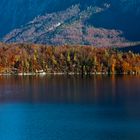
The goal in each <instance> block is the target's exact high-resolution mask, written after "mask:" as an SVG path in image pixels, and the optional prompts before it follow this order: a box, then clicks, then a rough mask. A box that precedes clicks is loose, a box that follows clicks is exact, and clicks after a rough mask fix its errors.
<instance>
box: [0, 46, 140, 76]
mask: <svg viewBox="0 0 140 140" xmlns="http://www.w3.org/2000/svg"><path fill="white" fill-rule="evenodd" d="M18 73H34V74H38V73H65V74H98V73H100V74H140V55H139V54H134V53H132V52H124V53H123V52H119V51H117V50H114V49H109V48H95V47H92V46H66V45H65V46H60V47H53V46H45V45H34V44H8V45H6V44H0V74H18Z"/></svg>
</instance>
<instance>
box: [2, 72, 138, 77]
mask: <svg viewBox="0 0 140 140" xmlns="http://www.w3.org/2000/svg"><path fill="white" fill-rule="evenodd" d="M47 75H72V76H73V75H82V76H90V75H140V73H135V72H133V73H102V72H96V73H89V74H87V73H84V74H82V73H73V72H70V73H64V72H62V73H61V72H60V73H59V72H58V73H46V72H43V73H15V74H13V73H0V76H47Z"/></svg>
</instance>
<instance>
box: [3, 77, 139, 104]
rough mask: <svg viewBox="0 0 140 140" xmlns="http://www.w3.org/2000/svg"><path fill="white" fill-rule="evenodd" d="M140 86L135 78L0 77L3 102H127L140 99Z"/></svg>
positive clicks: (137, 78)
mask: <svg viewBox="0 0 140 140" xmlns="http://www.w3.org/2000/svg"><path fill="white" fill-rule="evenodd" d="M139 83H140V77H132V76H120V77H119V76H118V77H115V76H111V77H108V76H93V77H90V78H86V77H85V78H81V77H74V76H70V77H67V76H47V77H35V76H26V77H20V76H19V77H0V102H7V101H9V102H16V101H17V102H21V101H24V102H25V101H27V102H60V103H98V102H101V103H103V102H109V103H110V102H112V103H115V102H117V101H118V99H119V101H120V100H124V101H126V102H127V101H133V100H132V99H133V97H134V98H135V100H139V99H140V96H139V93H140V87H139ZM136 97H137V98H136ZM129 99H130V100H129Z"/></svg>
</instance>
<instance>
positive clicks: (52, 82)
mask: <svg viewBox="0 0 140 140" xmlns="http://www.w3.org/2000/svg"><path fill="white" fill-rule="evenodd" d="M139 139H140V76H100V75H99V76H92V77H83V78H82V77H80V76H76V77H74V76H44V77H39V76H26V77H22V76H0V140H139Z"/></svg>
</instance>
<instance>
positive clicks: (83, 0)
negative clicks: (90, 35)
mask: <svg viewBox="0 0 140 140" xmlns="http://www.w3.org/2000/svg"><path fill="white" fill-rule="evenodd" d="M104 3H107V4H108V5H110V8H109V9H108V10H106V11H104V12H100V13H98V14H96V16H94V17H91V18H90V19H89V20H88V21H87V24H90V25H91V26H95V27H103V28H107V29H116V30H122V31H123V32H124V35H125V37H126V38H127V39H129V40H140V32H139V31H140V26H139V25H140V20H139V19H140V0H69V1H67V0H41V1H40V0H14V1H11V0H1V2H0V21H1V24H0V38H2V37H3V36H5V34H7V33H8V32H10V31H11V30H13V29H15V28H19V27H21V25H25V24H26V23H28V22H29V21H31V20H33V18H35V17H37V16H38V15H44V14H45V13H52V12H58V11H62V10H65V9H67V8H69V7H71V6H72V5H76V4H80V8H81V9H85V7H87V6H92V7H94V6H99V7H103V5H104Z"/></svg>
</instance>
